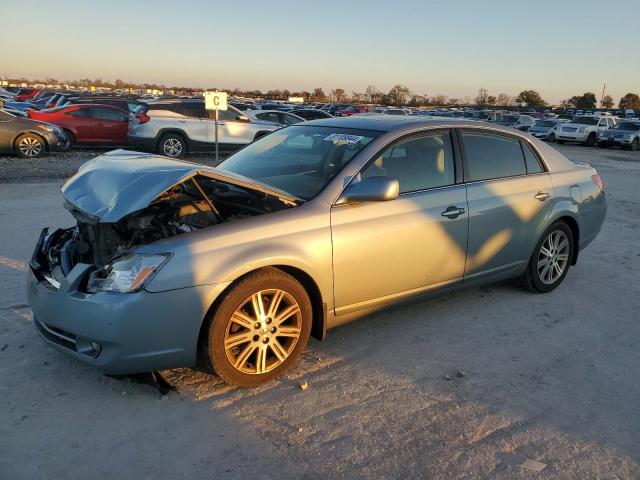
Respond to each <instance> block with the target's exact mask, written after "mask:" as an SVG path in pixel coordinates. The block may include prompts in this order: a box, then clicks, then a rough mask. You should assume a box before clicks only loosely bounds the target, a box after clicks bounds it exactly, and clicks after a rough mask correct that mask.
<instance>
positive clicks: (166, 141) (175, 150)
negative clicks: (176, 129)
mask: <svg viewBox="0 0 640 480" xmlns="http://www.w3.org/2000/svg"><path fill="white" fill-rule="evenodd" d="M158 153H159V154H160V155H164V156H165V157H171V158H179V157H182V156H184V154H185V153H187V142H186V141H185V139H184V137H183V136H182V135H180V134H179V133H165V134H164V135H162V137H161V138H160V141H159V142H158Z"/></svg>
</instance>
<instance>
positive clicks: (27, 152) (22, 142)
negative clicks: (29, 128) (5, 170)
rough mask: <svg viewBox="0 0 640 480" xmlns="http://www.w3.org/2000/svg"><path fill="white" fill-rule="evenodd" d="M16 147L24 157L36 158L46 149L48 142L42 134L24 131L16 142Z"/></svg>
mask: <svg viewBox="0 0 640 480" xmlns="http://www.w3.org/2000/svg"><path fill="white" fill-rule="evenodd" d="M13 146H14V149H15V151H16V152H17V153H18V155H20V156H21V157H22V158H36V157H40V156H42V154H44V152H45V151H46V143H45V141H44V139H43V138H42V137H41V136H40V135H36V134H35V133H23V134H22V135H20V136H19V137H18V138H16V141H15V142H14V145H13Z"/></svg>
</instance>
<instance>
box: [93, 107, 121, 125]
mask: <svg viewBox="0 0 640 480" xmlns="http://www.w3.org/2000/svg"><path fill="white" fill-rule="evenodd" d="M91 116H92V117H93V118H97V119H99V120H111V121H114V122H122V121H123V120H125V115H124V114H123V113H121V112H119V111H118V110H113V109H111V108H99V107H93V108H92V109H91Z"/></svg>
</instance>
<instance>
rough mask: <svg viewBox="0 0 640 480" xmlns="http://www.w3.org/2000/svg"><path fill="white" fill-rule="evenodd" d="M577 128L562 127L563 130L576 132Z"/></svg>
mask: <svg viewBox="0 0 640 480" xmlns="http://www.w3.org/2000/svg"><path fill="white" fill-rule="evenodd" d="M576 130H577V128H576V127H562V131H563V132H575V131H576Z"/></svg>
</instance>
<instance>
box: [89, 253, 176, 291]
mask: <svg viewBox="0 0 640 480" xmlns="http://www.w3.org/2000/svg"><path fill="white" fill-rule="evenodd" d="M170 256H171V255H170V254H169V253H162V254H157V255H156V254H152V255H143V254H139V255H127V256H124V257H120V258H119V259H117V260H115V261H114V262H113V263H111V264H110V265H106V266H105V267H104V268H102V269H100V270H98V271H95V272H93V273H92V274H91V275H90V277H89V282H88V283H87V290H88V291H89V292H119V293H130V292H137V291H138V290H142V289H143V288H144V287H145V286H146V285H147V284H148V283H149V281H150V280H151V278H152V277H153V275H154V274H155V273H156V272H157V271H158V270H160V268H161V267H162V265H164V263H165V262H166V261H167V260H168V259H169V257H170Z"/></svg>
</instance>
